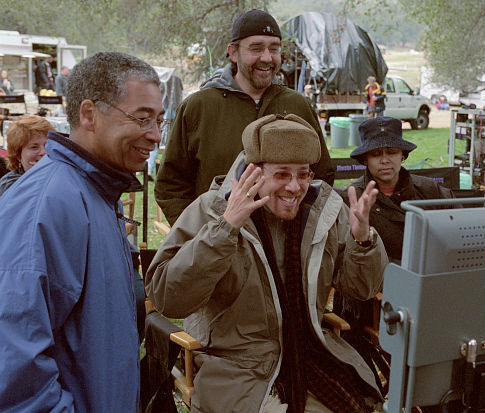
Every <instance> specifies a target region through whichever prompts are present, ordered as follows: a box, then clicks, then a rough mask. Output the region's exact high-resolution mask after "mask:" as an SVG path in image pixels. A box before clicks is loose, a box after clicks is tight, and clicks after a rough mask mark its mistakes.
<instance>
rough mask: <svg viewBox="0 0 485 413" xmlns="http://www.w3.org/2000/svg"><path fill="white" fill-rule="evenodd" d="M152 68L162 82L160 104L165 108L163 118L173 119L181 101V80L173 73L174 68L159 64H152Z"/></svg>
mask: <svg viewBox="0 0 485 413" xmlns="http://www.w3.org/2000/svg"><path fill="white" fill-rule="evenodd" d="M153 68H154V69H155V71H156V72H157V74H158V77H159V78H160V82H161V83H162V87H161V90H162V95H163V98H162V99H163V100H162V104H163V108H164V109H165V119H173V118H174V117H175V110H176V109H177V107H178V105H180V103H182V98H183V85H182V80H181V79H180V78H179V77H178V76H176V75H175V69H174V68H170V67H161V66H153Z"/></svg>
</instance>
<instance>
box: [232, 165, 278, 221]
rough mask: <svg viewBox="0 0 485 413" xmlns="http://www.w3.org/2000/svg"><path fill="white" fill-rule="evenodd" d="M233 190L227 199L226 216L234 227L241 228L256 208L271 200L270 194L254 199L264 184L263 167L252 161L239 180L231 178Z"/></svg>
mask: <svg viewBox="0 0 485 413" xmlns="http://www.w3.org/2000/svg"><path fill="white" fill-rule="evenodd" d="M231 182H232V191H231V195H229V199H228V200H227V207H226V211H225V212H224V218H225V219H226V221H227V222H229V223H230V224H231V225H232V226H233V227H234V228H241V227H242V226H243V225H244V224H245V223H246V221H247V220H248V218H249V216H250V215H251V214H252V212H253V211H254V210H255V209H258V208H261V207H262V206H263V205H264V204H266V202H268V201H269V196H265V197H264V198H262V199H258V200H257V201H255V200H254V197H255V196H256V195H257V193H258V191H259V188H261V186H262V185H263V184H264V176H263V173H262V171H261V168H259V167H256V166H255V165H254V164H252V163H250V164H249V165H248V167H247V168H246V170H245V171H244V172H243V174H242V175H241V178H240V179H239V181H237V180H236V179H231Z"/></svg>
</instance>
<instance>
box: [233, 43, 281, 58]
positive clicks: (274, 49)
mask: <svg viewBox="0 0 485 413" xmlns="http://www.w3.org/2000/svg"><path fill="white" fill-rule="evenodd" d="M239 46H240V47H242V48H243V49H246V50H248V51H249V53H250V54H252V55H253V56H254V57H261V56H262V55H263V54H264V51H265V50H266V49H268V51H269V54H270V55H271V56H277V55H279V54H280V53H281V46H279V45H271V46H265V45H264V44H252V45H251V46H243V45H242V44H239Z"/></svg>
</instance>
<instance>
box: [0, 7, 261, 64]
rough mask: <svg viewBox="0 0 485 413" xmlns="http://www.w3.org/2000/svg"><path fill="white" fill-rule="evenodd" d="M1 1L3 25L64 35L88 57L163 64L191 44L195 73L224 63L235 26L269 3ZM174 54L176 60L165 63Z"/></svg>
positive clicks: (0, 23)
mask: <svg viewBox="0 0 485 413" xmlns="http://www.w3.org/2000/svg"><path fill="white" fill-rule="evenodd" d="M11 3H12V0H0V8H1V9H2V10H3V11H4V12H3V13H2V15H0V27H2V29H3V30H17V31H19V32H21V33H27V34H36V35H46V36H62V37H65V38H66V39H67V41H68V42H69V43H70V44H83V45H86V46H87V47H88V53H89V54H93V53H95V52H98V51H104V50H110V51H120V52H126V53H130V54H133V55H137V56H139V57H142V58H145V59H147V60H149V61H150V62H151V63H153V64H162V65H163V64H165V65H166V62H167V60H172V59H173V58H175V59H186V58H187V54H188V53H187V50H188V47H189V46H192V45H194V44H198V45H199V46H200V52H199V53H196V54H195V55H193V56H192V60H193V61H194V64H193V67H192V68H191V69H195V72H196V73H199V72H202V71H208V69H209V66H210V59H209V53H207V50H209V49H210V51H211V56H212V60H213V62H214V63H213V64H214V65H216V66H217V65H222V64H224V63H225V55H226V47H227V44H228V42H229V40H230V35H231V27H232V22H233V21H234V20H235V18H236V17H237V16H239V15H240V14H242V13H243V12H245V11H247V10H250V9H252V8H259V9H264V8H266V7H267V5H268V4H269V3H270V0H225V1H218V0H176V1H175V0H136V1H135V0H82V1H80V0H59V1H57V2H45V1H39V0H16V2H15V7H12V4H11ZM166 55H170V56H171V57H172V59H167V58H166Z"/></svg>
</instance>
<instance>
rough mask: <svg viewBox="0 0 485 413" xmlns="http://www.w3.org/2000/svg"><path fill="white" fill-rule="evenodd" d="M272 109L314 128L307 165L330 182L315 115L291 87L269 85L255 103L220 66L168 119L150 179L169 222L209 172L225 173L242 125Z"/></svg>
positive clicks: (202, 187) (329, 167)
mask: <svg viewBox="0 0 485 413" xmlns="http://www.w3.org/2000/svg"><path fill="white" fill-rule="evenodd" d="M272 113H275V114H285V113H294V114H296V115H298V116H300V117H302V118H303V119H305V120H306V121H307V122H309V123H310V124H311V125H312V126H313V127H314V128H315V130H316V131H317V132H318V134H319V136H320V144H321V147H322V156H321V159H320V162H319V163H318V164H317V165H314V168H313V169H314V171H315V176H316V178H319V179H322V180H325V181H326V182H327V183H328V184H329V185H333V179H334V170H333V168H332V165H331V162H330V156H329V154H328V150H327V147H326V145H325V141H324V138H323V134H322V131H321V128H320V124H319V122H318V118H317V115H316V113H315V111H314V110H313V109H312V108H311V106H310V104H309V103H308V101H307V100H306V99H305V98H304V97H303V96H302V95H301V94H299V93H297V92H295V91H294V90H291V89H288V88H287V87H285V86H281V85H276V84H273V85H271V86H270V87H269V88H268V89H267V90H266V91H265V93H264V95H263V97H262V98H261V100H260V101H259V103H255V102H254V100H253V99H252V98H251V97H250V96H249V95H247V94H246V93H244V92H242V91H241V89H240V88H239V86H238V85H237V83H236V82H235V81H234V79H233V77H232V75H231V70H230V66H226V68H225V69H224V71H223V72H222V74H221V75H219V76H218V77H215V78H213V79H211V80H209V81H208V82H207V83H206V84H204V85H202V90H200V91H198V92H196V93H194V94H192V95H190V96H189V97H188V98H187V99H185V100H184V101H183V102H182V104H181V105H180V106H179V108H178V109H177V115H176V117H175V119H174V121H173V123H172V130H171V132H170V136H169V139H168V142H167V147H166V150H165V154H164V160H163V164H162V167H161V168H160V171H159V173H158V176H157V180H156V183H155V199H156V201H157V203H158V205H160V207H161V208H162V210H163V213H164V214H165V217H166V218H167V220H168V222H169V223H170V224H171V225H173V223H174V222H175V220H176V219H177V218H178V216H179V215H180V214H181V213H182V211H183V210H184V209H185V208H186V207H187V206H188V205H189V204H190V203H191V202H192V201H193V200H194V199H195V198H197V196H199V195H201V194H203V193H204V192H206V191H207V190H208V189H209V186H210V184H211V182H212V179H213V178H214V177H215V176H217V175H225V174H226V173H227V171H228V170H229V168H230V167H231V165H232V163H233V162H234V160H235V159H236V157H237V155H238V154H239V152H241V151H242V149H243V146H242V141H241V136H242V132H243V130H244V128H245V127H246V126H247V125H248V124H249V123H251V122H253V121H254V120H256V119H258V118H260V117H262V116H265V115H269V114H272Z"/></svg>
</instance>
